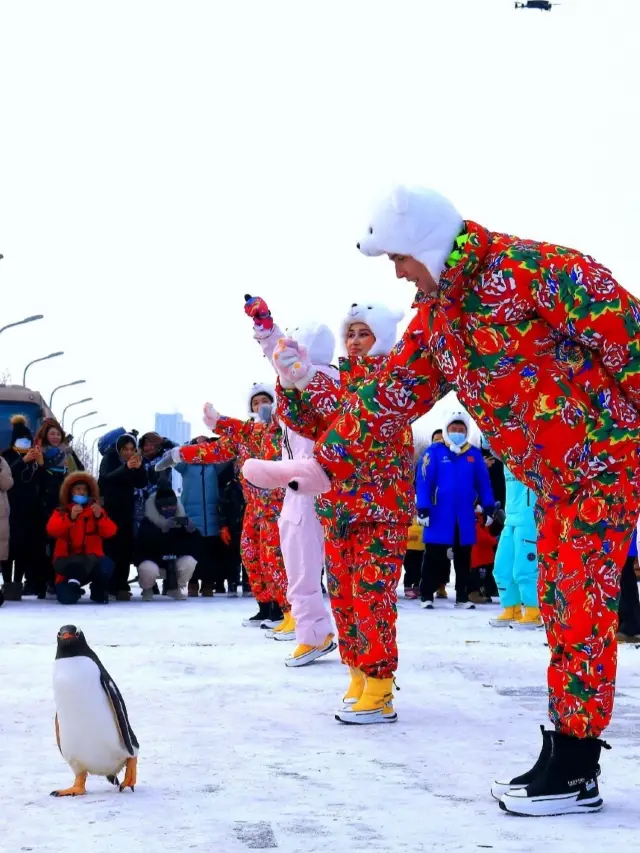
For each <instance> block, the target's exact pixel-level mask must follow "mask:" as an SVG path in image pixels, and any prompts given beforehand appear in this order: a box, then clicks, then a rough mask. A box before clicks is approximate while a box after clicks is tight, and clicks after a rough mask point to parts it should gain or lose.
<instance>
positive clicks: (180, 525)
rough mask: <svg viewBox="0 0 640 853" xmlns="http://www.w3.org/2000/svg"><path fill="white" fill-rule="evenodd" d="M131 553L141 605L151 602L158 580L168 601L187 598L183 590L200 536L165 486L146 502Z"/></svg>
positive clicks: (167, 486)
mask: <svg viewBox="0 0 640 853" xmlns="http://www.w3.org/2000/svg"><path fill="white" fill-rule="evenodd" d="M135 552H136V553H135V563H136V566H137V567H138V582H139V584H140V587H141V589H142V598H143V600H144V601H152V600H153V595H154V590H153V587H154V585H155V583H156V581H157V580H158V578H162V579H164V580H165V592H166V594H167V595H168V596H169V597H170V598H173V599H175V600H176V601H182V600H183V599H186V598H187V589H186V588H187V586H188V584H189V581H190V580H191V577H192V576H193V573H194V571H195V568H196V565H197V563H198V557H199V553H200V534H199V533H198V531H197V529H196V527H195V525H194V524H193V523H192V522H191V520H190V519H189V518H188V517H187V514H186V513H185V510H184V506H183V505H182V503H181V502H180V501H179V500H178V498H177V496H176V493H175V492H174V491H173V489H172V488H171V486H170V485H168V483H166V482H161V483H160V484H159V485H158V488H157V490H156V491H155V492H154V493H153V494H152V495H150V496H149V497H148V498H147V500H146V503H145V512H144V518H143V520H142V523H141V524H140V527H139V529H138V533H137V536H136V547H135Z"/></svg>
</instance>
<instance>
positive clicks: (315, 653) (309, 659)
mask: <svg viewBox="0 0 640 853" xmlns="http://www.w3.org/2000/svg"><path fill="white" fill-rule="evenodd" d="M337 648H338V646H337V644H336V643H329V645H328V646H325V647H324V648H322V649H320V648H317V647H316V648H315V649H311V651H310V652H307V653H306V654H304V655H300V657H297V658H294V657H293V655H292V656H291V657H288V658H286V659H285V662H284V665H285V666H307V665H308V664H310V663H313V662H314V660H318V658H323V657H324V656H325V655H328V654H330V653H331V652H334V651H335V650H336V649H337Z"/></svg>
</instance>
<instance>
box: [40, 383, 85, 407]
mask: <svg viewBox="0 0 640 853" xmlns="http://www.w3.org/2000/svg"><path fill="white" fill-rule="evenodd" d="M86 381H87V380H86V379H76V381H75V382H65V384H64V385H58V387H57V388H54V389H53V391H52V392H51V396H50V397H49V408H51V407H52V406H53V395H54V394H55V393H56V391H59V390H60V389H61V388H71V386H72V385H84V383H85V382H86Z"/></svg>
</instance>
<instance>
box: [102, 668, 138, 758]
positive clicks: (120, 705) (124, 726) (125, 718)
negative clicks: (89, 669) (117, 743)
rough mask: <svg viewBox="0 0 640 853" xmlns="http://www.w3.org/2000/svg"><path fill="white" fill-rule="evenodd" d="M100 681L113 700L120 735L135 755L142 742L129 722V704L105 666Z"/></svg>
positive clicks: (130, 752)
mask: <svg viewBox="0 0 640 853" xmlns="http://www.w3.org/2000/svg"><path fill="white" fill-rule="evenodd" d="M100 683H101V684H102V687H103V688H104V692H105V693H106V694H107V696H108V697H109V701H110V702H111V707H112V708H113V713H114V715H115V718H116V722H117V723H118V728H119V729H120V736H121V738H122V742H123V744H124V746H125V749H126V750H127V752H128V753H129V755H132V756H133V755H135V750H136V749H139V748H140V744H139V743H138V739H137V738H136V736H135V734H134V732H133V729H132V728H131V724H130V723H129V715H128V714H127V706H126V705H125V704H124V699H123V698H122V696H121V695H120V691H119V690H118V687H117V685H116V683H115V681H114V680H113V679H112V678H111V676H110V675H109V673H108V672H107V671H106V669H104V668H101V670H100Z"/></svg>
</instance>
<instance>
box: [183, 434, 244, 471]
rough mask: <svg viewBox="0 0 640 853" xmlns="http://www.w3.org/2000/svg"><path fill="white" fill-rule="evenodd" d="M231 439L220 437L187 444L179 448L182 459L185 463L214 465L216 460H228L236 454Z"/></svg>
mask: <svg viewBox="0 0 640 853" xmlns="http://www.w3.org/2000/svg"><path fill="white" fill-rule="evenodd" d="M237 455H238V454H237V452H236V446H235V445H234V443H233V442H232V441H229V440H228V439H226V438H221V439H219V440H218V441H208V442H207V443H206V444H187V445H185V446H184V447H181V448H180V456H181V457H182V461H183V462H185V463H186V464H187V465H214V464H215V463H216V462H230V461H231V460H232V459H235V458H236V456H237Z"/></svg>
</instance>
